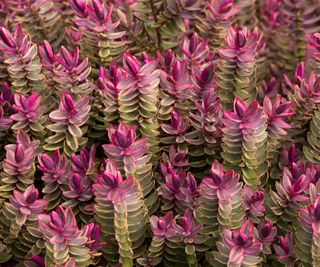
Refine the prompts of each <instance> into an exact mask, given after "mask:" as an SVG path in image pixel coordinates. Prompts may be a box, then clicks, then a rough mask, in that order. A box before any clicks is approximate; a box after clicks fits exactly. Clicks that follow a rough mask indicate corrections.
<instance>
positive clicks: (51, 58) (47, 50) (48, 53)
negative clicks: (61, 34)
mask: <svg viewBox="0 0 320 267" xmlns="http://www.w3.org/2000/svg"><path fill="white" fill-rule="evenodd" d="M41 47H42V48H43V51H44V52H45V54H46V57H47V58H48V59H49V61H50V63H51V64H52V63H53V62H54V61H55V55H54V52H53V50H52V47H51V45H50V43H49V42H48V41H47V40H45V41H44V42H43V45H42V46H41Z"/></svg>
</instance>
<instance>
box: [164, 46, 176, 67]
mask: <svg viewBox="0 0 320 267" xmlns="http://www.w3.org/2000/svg"><path fill="white" fill-rule="evenodd" d="M173 62H174V53H173V51H172V50H171V49H169V50H168V51H167V52H166V53H165V55H164V63H165V65H166V66H171V65H172V64H173Z"/></svg>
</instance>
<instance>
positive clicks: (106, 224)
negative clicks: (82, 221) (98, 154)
mask: <svg viewBox="0 0 320 267" xmlns="http://www.w3.org/2000/svg"><path fill="white" fill-rule="evenodd" d="M93 191H94V194H95V201H96V204H95V212H96V216H97V217H96V220H97V222H98V223H100V224H101V231H102V233H103V235H104V239H102V240H106V241H107V244H106V245H105V248H104V249H103V251H104V252H105V253H106V254H105V255H106V256H107V260H108V261H109V262H110V263H112V262H113V263H115V262H119V261H120V263H121V264H123V266H133V265H132V264H133V259H134V258H138V257H140V256H141V255H142V253H143V251H144V249H141V243H143V240H144V238H145V227H146V222H147V212H146V210H145V208H144V202H143V198H142V196H141V193H140V192H139V188H138V184H137V183H136V181H135V179H134V177H133V176H131V177H127V179H126V180H123V179H122V176H121V174H120V171H119V170H118V169H117V166H116V164H115V163H114V162H112V161H106V163H105V169H104V171H103V173H101V174H99V175H98V177H97V183H95V184H94V185H93ZM118 257H119V258H118Z"/></svg>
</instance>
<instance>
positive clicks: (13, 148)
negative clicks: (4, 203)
mask: <svg viewBox="0 0 320 267" xmlns="http://www.w3.org/2000/svg"><path fill="white" fill-rule="evenodd" d="M16 139H17V140H16V143H15V144H8V145H6V146H5V150H6V156H5V159H4V162H3V172H2V173H1V186H0V192H1V194H0V196H1V198H8V197H9V196H10V194H11V192H12V191H13V190H14V189H15V188H18V189H19V190H21V191H24V190H25V189H26V187H27V186H29V185H31V184H32V183H33V181H34V173H35V164H34V159H35V156H36V149H37V148H38V146H39V143H40V142H39V141H38V140H35V141H30V138H29V136H28V135H27V134H26V133H25V132H24V131H22V130H19V131H18V132H17V134H16Z"/></svg>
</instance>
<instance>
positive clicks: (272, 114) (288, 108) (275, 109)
mask: <svg viewBox="0 0 320 267" xmlns="http://www.w3.org/2000/svg"><path fill="white" fill-rule="evenodd" d="M263 110H264V112H265V114H266V115H267V116H268V122H267V123H268V129H267V131H268V138H269V139H268V146H269V153H270V152H271V151H275V150H276V148H277V146H278V145H279V142H281V141H282V140H283V139H284V138H285V136H286V135H287V134H288V129H291V126H290V124H288V122H287V121H288V120H286V118H288V117H290V116H291V115H293V114H294V113H293V110H292V104H291V103H290V102H284V101H283V98H282V96H281V95H276V96H275V98H274V100H271V99H270V98H269V96H268V95H266V96H265V97H264V100H263Z"/></svg>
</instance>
